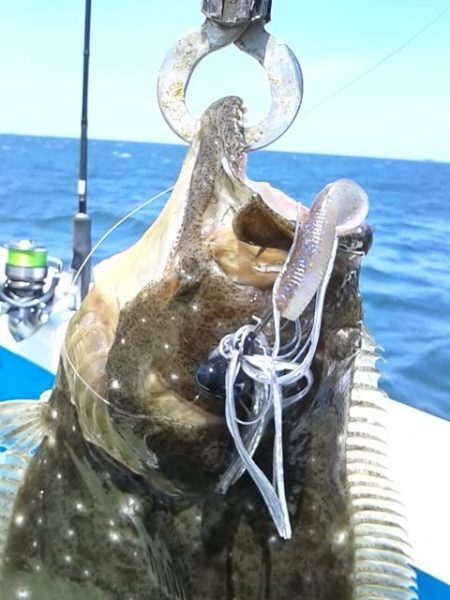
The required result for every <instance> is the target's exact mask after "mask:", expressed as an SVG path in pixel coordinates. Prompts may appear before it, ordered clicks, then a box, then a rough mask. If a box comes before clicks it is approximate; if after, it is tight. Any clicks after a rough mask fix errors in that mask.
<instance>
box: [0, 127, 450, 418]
mask: <svg viewBox="0 0 450 600" xmlns="http://www.w3.org/2000/svg"><path fill="white" fill-rule="evenodd" d="M185 151H186V148H185V147H183V146H176V145H165V144H147V143H134V142H114V141H95V140H93V141H91V142H90V144H89V212H90V214H91V215H92V217H93V237H94V241H95V240H97V239H98V238H99V237H100V236H101V235H102V234H103V233H104V232H105V231H106V230H107V229H108V228H109V227H111V225H113V224H114V223H115V222H116V221H117V220H118V219H119V218H120V217H122V216H123V215H124V214H125V213H126V212H128V211H129V210H131V209H132V208H133V207H135V206H137V205H138V204H139V203H141V202H142V201H143V200H145V199H147V198H150V197H151V196H153V195H154V194H157V193H158V192H160V191H161V190H163V189H165V188H167V187H169V186H170V185H172V184H173V183H174V182H175V180H176V178H177V175H178V173H179V170H180V165H181V163H182V160H183V156H184V154H185ZM77 169H78V142H77V140H74V139H65V138H49V137H28V136H12V135H0V243H5V242H9V241H13V240H17V239H22V238H32V239H35V240H37V241H39V242H41V243H43V244H45V245H46V246H47V247H48V248H49V251H50V253H51V254H52V255H55V256H59V257H60V258H62V259H63V260H64V262H65V264H66V265H69V263H70V257H71V231H72V223H71V218H72V215H73V213H74V212H75V211H76V207H77V194H76V187H77ZM249 174H250V177H251V178H252V179H260V180H266V181H269V182H270V183H271V184H272V185H274V186H276V187H279V188H280V189H281V190H283V191H284V192H286V193H288V194H290V195H291V196H292V197H294V198H296V199H298V200H301V201H302V202H303V203H305V204H308V205H309V204H310V203H311V202H312V200H313V198H314V196H315V194H317V193H318V192H319V190H320V189H321V188H322V187H323V186H324V185H325V184H326V183H328V182H330V181H333V180H334V179H337V178H339V177H348V178H351V179H354V180H355V181H357V182H358V183H359V184H361V185H362V186H363V187H364V188H365V189H366V191H367V192H368V194H369V198H370V213H369V218H368V220H369V222H370V223H371V225H372V226H373V229H374V245H373V247H372V250H371V251H370V253H369V255H368V257H367V258H366V259H365V262H364V266H363V269H362V276H361V286H362V292H363V297H364V304H365V318H366V323H367V325H368V327H369V328H370V330H371V331H372V333H373V335H374V336H375V338H376V340H377V342H378V343H379V345H380V346H381V347H382V348H383V349H384V358H385V362H384V363H382V364H380V367H381V370H382V372H383V379H382V382H381V383H382V386H383V387H384V388H385V390H386V391H387V392H388V393H389V395H390V396H391V397H393V398H396V399H397V400H400V401H402V402H404V403H406V404H409V405H412V406H415V407H417V408H420V409H422V410H426V411H428V412H431V413H433V414H435V415H438V416H441V417H444V418H446V419H450V242H449V240H450V191H449V190H450V164H440V163H435V162H431V161H421V162H413V161H403V160H390V159H381V158H380V159H374V158H354V157H343V156H325V155H317V154H314V155H313V154H296V153H286V152H271V151H259V152H256V153H254V154H252V155H251V157H250V160H249ZM165 200H166V198H162V199H160V200H158V201H157V202H156V203H154V204H152V205H150V206H148V207H147V208H145V209H143V210H142V211H141V212H139V213H138V214H136V215H135V216H133V217H132V218H130V219H129V220H127V221H126V222H125V224H124V225H122V226H121V227H120V228H119V229H117V230H116V231H115V232H114V233H113V234H112V235H111V236H110V237H109V238H107V240H106V241H105V242H104V244H103V245H102V246H101V247H100V248H99V250H98V251H97V252H96V254H95V257H94V259H95V261H99V260H101V259H103V258H105V257H106V256H108V255H110V254H112V253H115V252H117V251H119V250H122V249H123V248H125V247H127V246H128V245H130V244H131V243H132V242H134V241H135V240H136V239H137V238H139V237H140V236H141V235H142V233H143V232H144V230H145V229H146V228H147V227H148V226H149V224H150V223H151V222H152V221H153V220H154V219H155V217H156V216H157V214H158V213H159V211H160V210H161V207H162V206H163V204H164V202H165Z"/></svg>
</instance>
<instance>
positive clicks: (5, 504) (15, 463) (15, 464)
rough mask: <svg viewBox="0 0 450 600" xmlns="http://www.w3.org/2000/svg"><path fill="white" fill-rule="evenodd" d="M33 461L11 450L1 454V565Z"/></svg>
mask: <svg viewBox="0 0 450 600" xmlns="http://www.w3.org/2000/svg"><path fill="white" fill-rule="evenodd" d="M31 459H32V456H31V455H29V454H24V453H23V452H16V451H14V450H11V449H8V450H6V451H4V452H1V453H0V564H1V561H2V558H3V549H4V547H5V544H6V538H7V533H8V528H9V523H10V520H11V516H12V512H13V508H14V502H15V499H16V495H17V491H18V489H19V488H20V486H21V485H22V482H23V479H24V477H25V473H26V470H27V468H28V465H29V463H30V461H31Z"/></svg>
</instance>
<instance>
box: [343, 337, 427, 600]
mask: <svg viewBox="0 0 450 600" xmlns="http://www.w3.org/2000/svg"><path fill="white" fill-rule="evenodd" d="M376 349H377V346H376V343H375V342H374V340H373V338H372V337H371V336H370V334H369V333H368V332H367V330H365V329H363V331H362V346H361V349H360V351H359V353H358V355H357V356H356V358H355V370H354V376H353V386H352V394H351V402H350V411H349V421H348V427H347V439H346V457H347V483H348V491H349V496H350V505H351V520H352V522H353V530H354V545H355V557H354V558H355V567H354V568H355V591H354V596H353V597H354V598H355V600H359V599H360V598H361V599H362V598H367V597H369V596H370V597H372V595H374V592H375V591H376V592H377V593H379V594H381V595H380V597H381V596H382V597H383V598H396V599H398V600H416V599H417V591H416V587H417V586H416V581H415V572H414V569H413V560H412V559H411V556H410V555H411V553H412V548H411V546H410V544H409V540H408V534H407V528H408V524H407V522H406V519H405V517H404V509H403V503H402V499H401V497H400V496H399V494H398V493H397V491H396V489H395V485H394V483H393V482H392V479H391V466H390V460H389V447H388V444H387V429H386V426H385V424H384V414H385V410H386V408H387V407H388V400H389V399H388V397H387V395H386V394H385V392H383V391H382V390H380V389H379V388H378V378H379V372H378V370H377V368H376V362H377V359H378V355H377V353H376ZM375 595H376V594H375Z"/></svg>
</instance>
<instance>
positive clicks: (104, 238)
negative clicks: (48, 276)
mask: <svg viewBox="0 0 450 600" xmlns="http://www.w3.org/2000/svg"><path fill="white" fill-rule="evenodd" d="M173 188H174V186H173V185H172V186H170V187H168V188H166V189H165V190H163V191H162V192H159V193H158V194H156V196H153V197H152V198H150V199H149V200H145V201H144V202H142V204H139V205H138V206H136V207H135V208H133V209H132V210H130V212H128V213H127V214H126V215H124V216H123V217H121V218H120V219H119V220H118V221H117V222H116V223H114V225H113V226H112V227H110V228H109V229H108V231H107V232H106V233H104V234H103V235H102V236H101V238H100V239H99V240H98V242H97V243H96V244H94V246H93V248H92V250H91V251H90V252H89V254H88V255H87V256H86V258H85V259H84V261H83V263H82V264H81V266H80V268H79V269H78V271H77V272H76V274H75V277H74V278H73V282H72V285H75V284H76V282H77V280H78V278H79V277H80V275H81V272H82V271H83V269H84V268H85V267H86V265H87V263H88V261H89V259H90V258H92V256H93V254H94V252H96V251H97V250H98V248H99V247H100V246H101V244H103V242H104V241H105V240H106V238H108V237H109V236H110V235H111V233H113V231H115V230H116V229H117V228H118V227H120V226H121V225H122V224H123V223H125V221H126V220H127V219H129V218H131V217H132V216H134V215H135V214H136V213H138V212H139V211H140V210H142V209H143V208H145V207H146V206H148V205H149V204H151V203H152V202H156V200H159V199H160V198H161V197H162V196H165V195H166V194H168V193H169V192H171V191H172V190H173Z"/></svg>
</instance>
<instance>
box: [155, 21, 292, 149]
mask: <svg viewBox="0 0 450 600" xmlns="http://www.w3.org/2000/svg"><path fill="white" fill-rule="evenodd" d="M232 43H235V44H236V46H237V47H238V48H239V49H240V50H242V51H243V52H245V53H246V54H249V55H250V56H253V57H254V58H255V59H256V60H257V61H258V62H259V63H260V64H261V65H262V67H263V68H264V70H265V71H266V73H267V76H268V79H269V84H270V93H271V98H272V102H271V107H270V111H269V114H268V115H267V117H266V118H265V119H263V120H262V121H261V122H260V123H258V124H257V125H255V126H253V127H248V128H246V129H245V137H246V140H247V142H248V150H256V149H258V148H263V147H264V146H268V145H269V144H271V143H272V142H274V141H275V140H277V139H278V138H279V137H280V136H281V135H283V133H284V132H285V131H286V130H287V129H288V128H289V127H290V126H291V124H292V122H293V121H294V119H295V117H296V116H297V113H298V110H299V108H300V104H301V101H302V95H303V78H302V71H301V69H300V65H299V63H298V61H297V58H296V57H295V55H294V53H293V52H292V51H291V50H290V49H289V48H288V47H287V46H286V45H285V44H283V43H281V42H280V41H279V40H278V39H277V38H276V37H274V36H273V35H270V34H269V33H267V31H266V30H265V29H264V27H263V26H262V24H261V23H255V24H252V25H250V26H249V27H247V25H244V26H239V27H228V28H222V27H219V26H217V25H215V24H214V23H213V22H212V21H209V20H206V21H205V23H204V24H203V25H202V27H201V28H200V29H196V30H194V31H192V32H190V33H188V34H187V35H185V36H184V37H182V38H181V39H180V40H178V42H177V43H176V44H175V45H174V46H173V47H172V48H171V49H170V50H169V52H168V53H167V55H166V57H165V59H164V61H163V63H162V65H161V69H160V72H159V77H158V102H159V107H160V109H161V112H162V114H163V117H164V119H165V120H166V122H167V124H168V125H169V127H170V128H171V129H172V130H173V131H174V132H175V133H176V134H177V135H178V136H180V137H181V138H182V139H183V140H185V141H186V142H191V141H192V139H193V135H194V129H195V123H196V121H195V120H194V119H193V118H192V117H191V115H190V114H189V112H188V110H187V107H186V102H185V99H186V90H187V87H188V84H189V80H190V78H191V75H192V73H193V71H194V69H195V67H196V66H197V65H198V63H199V62H200V61H201V60H202V58H204V57H205V56H206V55H208V54H210V53H211V52H214V51H215V50H218V49H219V48H223V47H224V46H227V45H229V44H232Z"/></svg>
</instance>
